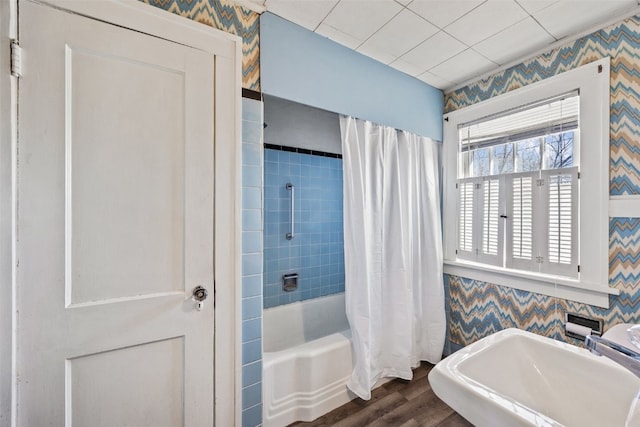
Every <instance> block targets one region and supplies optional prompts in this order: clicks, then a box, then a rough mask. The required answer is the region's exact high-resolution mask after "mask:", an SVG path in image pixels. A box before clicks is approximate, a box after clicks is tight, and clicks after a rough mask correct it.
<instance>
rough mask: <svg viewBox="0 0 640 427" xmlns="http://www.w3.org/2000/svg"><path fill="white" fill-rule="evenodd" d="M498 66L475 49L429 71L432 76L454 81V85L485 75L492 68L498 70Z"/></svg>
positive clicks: (466, 51)
mask: <svg viewBox="0 0 640 427" xmlns="http://www.w3.org/2000/svg"><path fill="white" fill-rule="evenodd" d="M497 67H498V64H496V63H494V62H491V61H489V60H488V59H487V58H485V57H484V56H482V55H480V54H479V53H478V52H476V51H474V50H473V49H467V50H465V51H464V52H462V53H459V54H458V55H456V56H454V57H453V58H451V59H448V60H446V61H445V62H443V63H442V64H440V65H438V66H436V67H433V68H432V69H430V70H429V72H430V73H431V74H435V75H436V76H438V77H440V78H443V79H446V80H450V81H453V82H454V83H464V82H465V81H467V80H469V79H471V78H473V77H476V76H479V75H481V74H484V73H485V72H487V71H489V70H491V69H492V68H497Z"/></svg>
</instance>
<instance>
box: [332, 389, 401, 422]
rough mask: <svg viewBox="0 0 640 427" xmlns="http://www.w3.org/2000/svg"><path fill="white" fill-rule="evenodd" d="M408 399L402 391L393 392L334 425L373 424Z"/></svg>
mask: <svg viewBox="0 0 640 427" xmlns="http://www.w3.org/2000/svg"><path fill="white" fill-rule="evenodd" d="M406 402H407V399H405V398H404V396H402V395H401V394H400V393H397V392H393V393H391V394H389V395H387V396H385V397H383V398H382V399H380V400H378V401H377V402H376V403H374V404H372V405H369V406H367V408H366V409H364V410H362V411H358V412H356V413H355V414H353V415H349V416H348V417H347V418H345V419H343V420H340V421H338V422H337V423H335V424H334V425H335V426H336V427H361V426H368V425H371V424H372V423H373V422H374V421H376V420H377V419H378V418H381V417H382V416H384V415H385V414H386V413H388V412H390V411H393V410H394V409H396V408H397V407H399V406H402V405H404V404H405V403H406Z"/></svg>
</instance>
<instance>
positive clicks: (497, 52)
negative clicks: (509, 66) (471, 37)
mask: <svg viewBox="0 0 640 427" xmlns="http://www.w3.org/2000/svg"><path fill="white" fill-rule="evenodd" d="M554 41H555V39H554V38H553V37H551V36H550V35H549V33H547V32H546V31H545V30H544V28H542V27H541V26H540V25H539V24H538V23H537V22H536V21H535V20H534V19H533V18H531V17H529V18H526V19H524V20H522V21H520V22H518V23H517V24H514V25H512V26H511V27H509V28H507V29H505V30H502V31H501V32H499V33H498V34H495V35H493V36H491V37H489V38H488V39H485V40H483V41H481V42H480V43H478V44H477V45H475V46H473V49H474V50H476V51H477V52H479V53H481V54H482V55H483V56H485V57H487V58H489V59H490V60H492V61H493V62H496V63H498V64H501V65H503V64H506V63H507V62H509V61H511V60H514V59H518V58H520V57H522V56H525V55H527V54H529V53H531V52H535V51H536V50H538V49H542V48H543V47H545V46H547V45H549V44H551V43H553V42H554Z"/></svg>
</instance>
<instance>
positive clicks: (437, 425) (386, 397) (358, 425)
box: [290, 363, 471, 427]
mask: <svg viewBox="0 0 640 427" xmlns="http://www.w3.org/2000/svg"><path fill="white" fill-rule="evenodd" d="M431 368H433V365H431V364H429V363H422V364H421V365H420V366H418V367H417V368H416V369H414V373H413V379H412V380H411V381H404V380H399V379H396V380H392V381H390V382H388V383H385V384H383V385H382V386H380V387H378V388H376V389H375V390H373V391H372V392H371V400H362V399H360V398H357V399H354V400H352V401H351V402H349V403H346V404H345V405H342V406H341V407H339V408H337V409H335V410H333V411H331V412H329V413H328V414H326V415H324V416H322V417H320V418H318V419H316V420H314V421H312V422H308V423H305V422H298V423H294V424H291V426H290V427H293V426H295V427H329V426H337V427H418V426H427V427H469V426H471V424H469V422H468V421H466V420H465V419H464V418H462V417H461V416H460V415H459V414H457V413H455V412H454V411H453V409H451V408H450V407H449V406H447V405H446V404H445V403H444V402H443V401H442V400H440V399H439V398H438V397H437V396H436V395H435V394H434V393H433V390H431V386H430V385H429V379H428V374H429V371H430V370H431Z"/></svg>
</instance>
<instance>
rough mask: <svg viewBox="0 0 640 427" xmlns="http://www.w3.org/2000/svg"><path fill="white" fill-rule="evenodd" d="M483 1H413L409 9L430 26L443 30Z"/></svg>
mask: <svg viewBox="0 0 640 427" xmlns="http://www.w3.org/2000/svg"><path fill="white" fill-rule="evenodd" d="M483 1H485V0H449V1H442V0H413V1H412V2H411V3H410V4H409V6H408V7H409V9H411V10H413V11H414V12H416V13H417V14H418V15H420V16H422V17H423V18H424V19H426V20H427V21H429V22H431V23H432V24H435V25H437V26H438V27H440V28H444V27H445V26H447V25H449V24H450V23H452V22H453V21H455V20H456V19H458V18H460V17H461V16H462V15H464V14H465V13H467V12H469V11H470V10H471V9H473V8H474V7H477V6H479V5H480V4H481V3H482V2H483Z"/></svg>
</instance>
